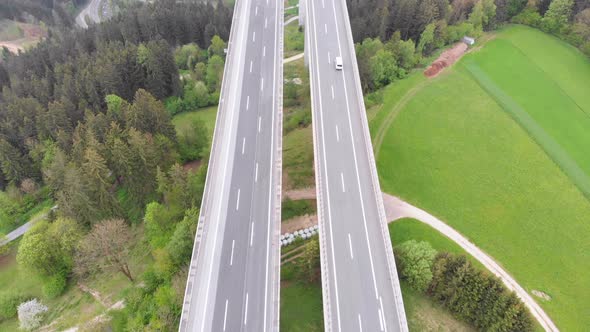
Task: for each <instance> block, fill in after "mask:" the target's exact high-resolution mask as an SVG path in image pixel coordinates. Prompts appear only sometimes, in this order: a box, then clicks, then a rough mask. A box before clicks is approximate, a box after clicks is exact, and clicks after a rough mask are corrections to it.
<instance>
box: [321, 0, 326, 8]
mask: <svg viewBox="0 0 590 332" xmlns="http://www.w3.org/2000/svg"><path fill="white" fill-rule="evenodd" d="M322 8H326V0H322Z"/></svg>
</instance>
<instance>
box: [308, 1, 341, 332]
mask: <svg viewBox="0 0 590 332" xmlns="http://www.w3.org/2000/svg"><path fill="white" fill-rule="evenodd" d="M309 2H311V6H312V8H313V9H312V10H310V11H309V17H310V18H312V17H313V19H312V21H313V29H310V36H311V32H314V34H315V36H316V38H313V39H314V44H315V52H317V50H318V49H319V47H318V40H317V25H316V17H315V6H314V1H309ZM323 2H324V0H322V3H323ZM310 38H311V37H310ZM315 52H313V51H312V52H310V56H313V58H314V59H315V62H316V66H315V71H316V72H317V75H316V77H317V80H318V88H319V86H321V78H320V71H319V68H320V64H319V60H318V56H317V54H315ZM310 67H311V66H310ZM311 81H312V80H310V82H311ZM310 84H312V83H310ZM318 92H319V91H318ZM312 94H313V93H312ZM318 104H319V106H320V112H319V113H320V123H321V125H320V126H321V127H323V123H324V116H323V106H322V98H321V94H320V98H319V100H318ZM321 136H322V150H323V156H324V161H325V162H324V174H325V175H326V198H327V202H328V218H327V219H328V225H329V229H330V232H329V233H330V245H331V250H330V251H331V253H332V255H331V256H332V266H333V267H334V276H333V278H334V290H335V296H336V321H337V323H338V331H342V324H341V322H340V300H339V295H338V278H337V277H336V275H337V272H336V271H337V270H336V257H335V256H334V234H333V230H332V224H331V211H330V210H331V207H330V185H329V179H328V166H327V162H326V157H325V156H326V138H325V135H324V131H323V130H322V135H321ZM328 324H329V323H328Z"/></svg>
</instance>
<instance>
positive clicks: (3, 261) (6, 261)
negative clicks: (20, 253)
mask: <svg viewBox="0 0 590 332" xmlns="http://www.w3.org/2000/svg"><path fill="white" fill-rule="evenodd" d="M12 260H14V255H12V254H8V255H3V256H0V269H1V268H3V267H4V266H6V265H10V263H11V261H12Z"/></svg>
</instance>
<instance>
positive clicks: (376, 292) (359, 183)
mask: <svg viewBox="0 0 590 332" xmlns="http://www.w3.org/2000/svg"><path fill="white" fill-rule="evenodd" d="M333 12H334V20H335V22H336V40H337V41H338V52H339V54H342V46H341V45H340V32H339V31H338V18H337V16H336V6H334V7H333ZM316 48H317V44H316ZM342 79H343V80H344V98H345V99H346V112H347V115H348V127H349V129H350V137H351V141H352V142H353V143H352V154H353V158H354V169H355V172H356V181H357V185H358V188H359V195H360V198H361V211H362V215H363V226H364V228H365V240H366V243H367V248H368V249H369V262H370V263H371V264H370V265H371V275H372V277H373V289H374V290H375V299H377V298H378V297H379V292H378V291H377V278H376V277H375V264H374V262H373V251H372V250H371V245H370V243H371V241H370V240H369V230H368V227H367V215H366V212H365V202H364V199H363V192H362V190H361V179H360V177H359V166H358V160H357V156H356V147H355V146H354V142H355V139H354V133H353V131H352V120H351V115H350V106H349V105H350V104H349V101H348V91H347V89H346V75H344V74H342Z"/></svg>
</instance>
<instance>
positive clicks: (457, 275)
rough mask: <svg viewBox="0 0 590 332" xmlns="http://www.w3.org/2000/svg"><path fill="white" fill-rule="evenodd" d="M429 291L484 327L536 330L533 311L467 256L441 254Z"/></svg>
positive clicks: (459, 314) (438, 299)
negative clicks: (472, 262)
mask: <svg viewBox="0 0 590 332" xmlns="http://www.w3.org/2000/svg"><path fill="white" fill-rule="evenodd" d="M432 274H433V278H432V282H431V283H430V286H429V287H428V294H429V295H430V296H432V297H433V298H434V299H435V300H436V301H438V302H439V303H441V304H442V305H443V306H445V307H447V308H448V309H449V310H450V311H451V312H452V313H453V314H455V315H456V316H457V317H459V318H461V319H463V320H465V321H467V322H470V323H471V324H473V326H475V327H476V328H478V329H480V330H491V331H532V330H533V322H532V318H531V316H530V314H529V313H528V311H527V310H526V308H525V307H524V305H523V304H522V302H520V300H518V298H517V297H516V295H515V294H514V293H512V292H509V291H508V290H507V289H506V288H505V287H504V285H503V284H502V282H501V281H500V280H499V279H498V278H495V277H493V276H491V275H489V274H488V273H486V272H481V271H478V270H476V269H475V268H474V267H473V266H472V265H471V263H470V262H469V261H468V260H467V259H466V258H465V257H464V256H457V255H453V254H449V253H441V254H439V255H438V256H437V257H436V259H435V262H434V265H433V268H432Z"/></svg>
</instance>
